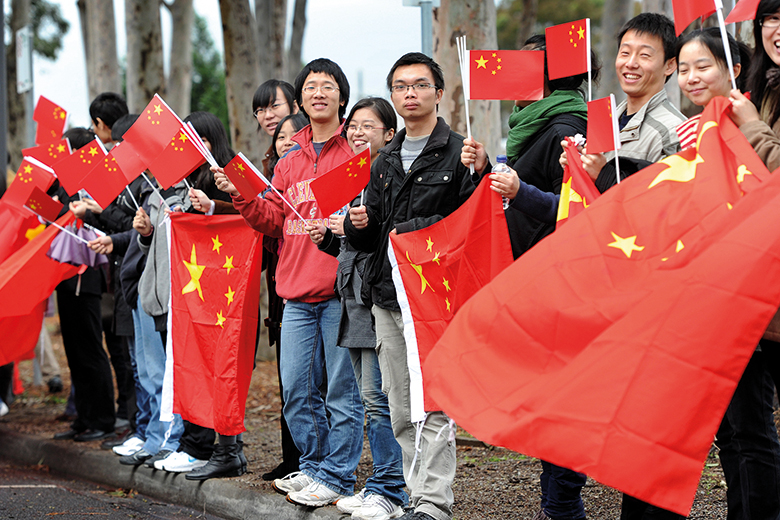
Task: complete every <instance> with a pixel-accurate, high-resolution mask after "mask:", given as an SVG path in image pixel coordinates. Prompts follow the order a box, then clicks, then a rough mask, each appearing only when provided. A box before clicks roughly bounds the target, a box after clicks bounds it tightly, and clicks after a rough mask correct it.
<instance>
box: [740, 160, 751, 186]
mask: <svg viewBox="0 0 780 520" xmlns="http://www.w3.org/2000/svg"><path fill="white" fill-rule="evenodd" d="M745 175H753V172H751V171H750V170H748V169H747V166H745V165H744V164H740V165H739V168H737V182H738V183H740V184H742V182H743V181H744V180H745Z"/></svg>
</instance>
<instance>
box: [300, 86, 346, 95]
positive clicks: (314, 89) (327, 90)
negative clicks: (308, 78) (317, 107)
mask: <svg viewBox="0 0 780 520" xmlns="http://www.w3.org/2000/svg"><path fill="white" fill-rule="evenodd" d="M318 90H319V91H320V92H322V93H323V94H333V93H334V92H336V91H337V90H338V88H336V87H334V86H333V85H320V86H319V87H315V86H314V85H309V86H307V87H303V91H304V92H306V93H307V94H309V95H311V94H314V93H315V92H317V91H318Z"/></svg>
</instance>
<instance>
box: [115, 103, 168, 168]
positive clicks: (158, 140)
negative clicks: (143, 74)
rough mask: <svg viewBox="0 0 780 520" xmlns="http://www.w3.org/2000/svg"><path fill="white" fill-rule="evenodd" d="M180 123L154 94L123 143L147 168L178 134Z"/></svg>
mask: <svg viewBox="0 0 780 520" xmlns="http://www.w3.org/2000/svg"><path fill="white" fill-rule="evenodd" d="M181 126H182V122H181V119H179V116H177V115H176V113H175V112H174V111H173V110H171V108H170V107H169V106H168V105H167V104H166V103H165V101H163V99H162V98H161V97H160V96H159V95H158V94H155V95H154V97H153V98H152V100H151V101H150V102H149V104H148V105H146V108H145V109H144V110H143V112H141V115H140V116H138V119H137V120H136V121H135V123H133V126H131V127H130V129H128V131H127V132H125V135H124V136H123V137H124V142H125V143H132V145H133V148H134V149H135V151H136V153H137V154H138V156H139V157H140V158H141V160H142V161H143V162H144V164H146V166H147V167H148V166H149V165H150V164H151V163H152V161H154V160H155V159H156V158H157V156H159V155H160V154H161V153H163V151H164V150H165V148H166V147H167V146H168V145H169V144H170V142H171V137H172V136H173V135H174V134H178V132H179V130H180V129H181Z"/></svg>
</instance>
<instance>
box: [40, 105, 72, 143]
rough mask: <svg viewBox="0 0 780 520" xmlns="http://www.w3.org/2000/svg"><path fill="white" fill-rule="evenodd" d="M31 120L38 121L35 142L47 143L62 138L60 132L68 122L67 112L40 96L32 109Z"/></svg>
mask: <svg viewBox="0 0 780 520" xmlns="http://www.w3.org/2000/svg"><path fill="white" fill-rule="evenodd" d="M33 120H34V121H35V122H36V123H38V127H37V128H36V130H35V142H36V143H37V144H43V143H48V142H51V141H54V140H56V139H60V138H62V132H64V131H65V125H66V124H67V122H68V112H67V111H66V110H65V109H64V108H62V107H61V106H59V105H58V104H57V103H55V102H53V101H51V100H49V99H47V98H45V97H43V96H40V97H39V98H38V104H37V105H35V110H34V111H33Z"/></svg>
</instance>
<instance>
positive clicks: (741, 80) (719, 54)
mask: <svg viewBox="0 0 780 520" xmlns="http://www.w3.org/2000/svg"><path fill="white" fill-rule="evenodd" d="M778 1H779V2H780V0H778ZM726 35H727V37H728V42H729V51H730V54H731V63H732V64H733V65H736V64H738V63H739V64H740V65H741V66H742V69H741V71H740V74H739V76H737V78H736V83H737V88H738V89H739V90H741V91H743V92H744V91H745V78H746V77H747V70H748V68H749V67H750V58H751V50H750V47H748V46H747V45H746V44H745V43H743V42H738V41H737V40H736V39H734V37H733V36H732V35H730V34H728V33H726ZM692 41H697V42H699V43H701V44H702V45H703V46H704V48H706V49H707V50H709V51H710V53H712V56H713V57H714V58H715V61H716V62H717V64H718V65H719V66H720V67H721V68H722V69H724V70H726V71H727V72H728V61H726V49H725V48H724V47H723V37H722V36H721V33H720V28H719V27H707V28H706V29H698V30H695V31H691V32H689V33H688V34H684V35H682V36H680V38H679V39H678V41H677V52H675V56H676V57H677V66H678V67H679V66H680V52H681V51H682V48H683V47H685V45H686V44H688V43H690V42H692Z"/></svg>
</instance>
